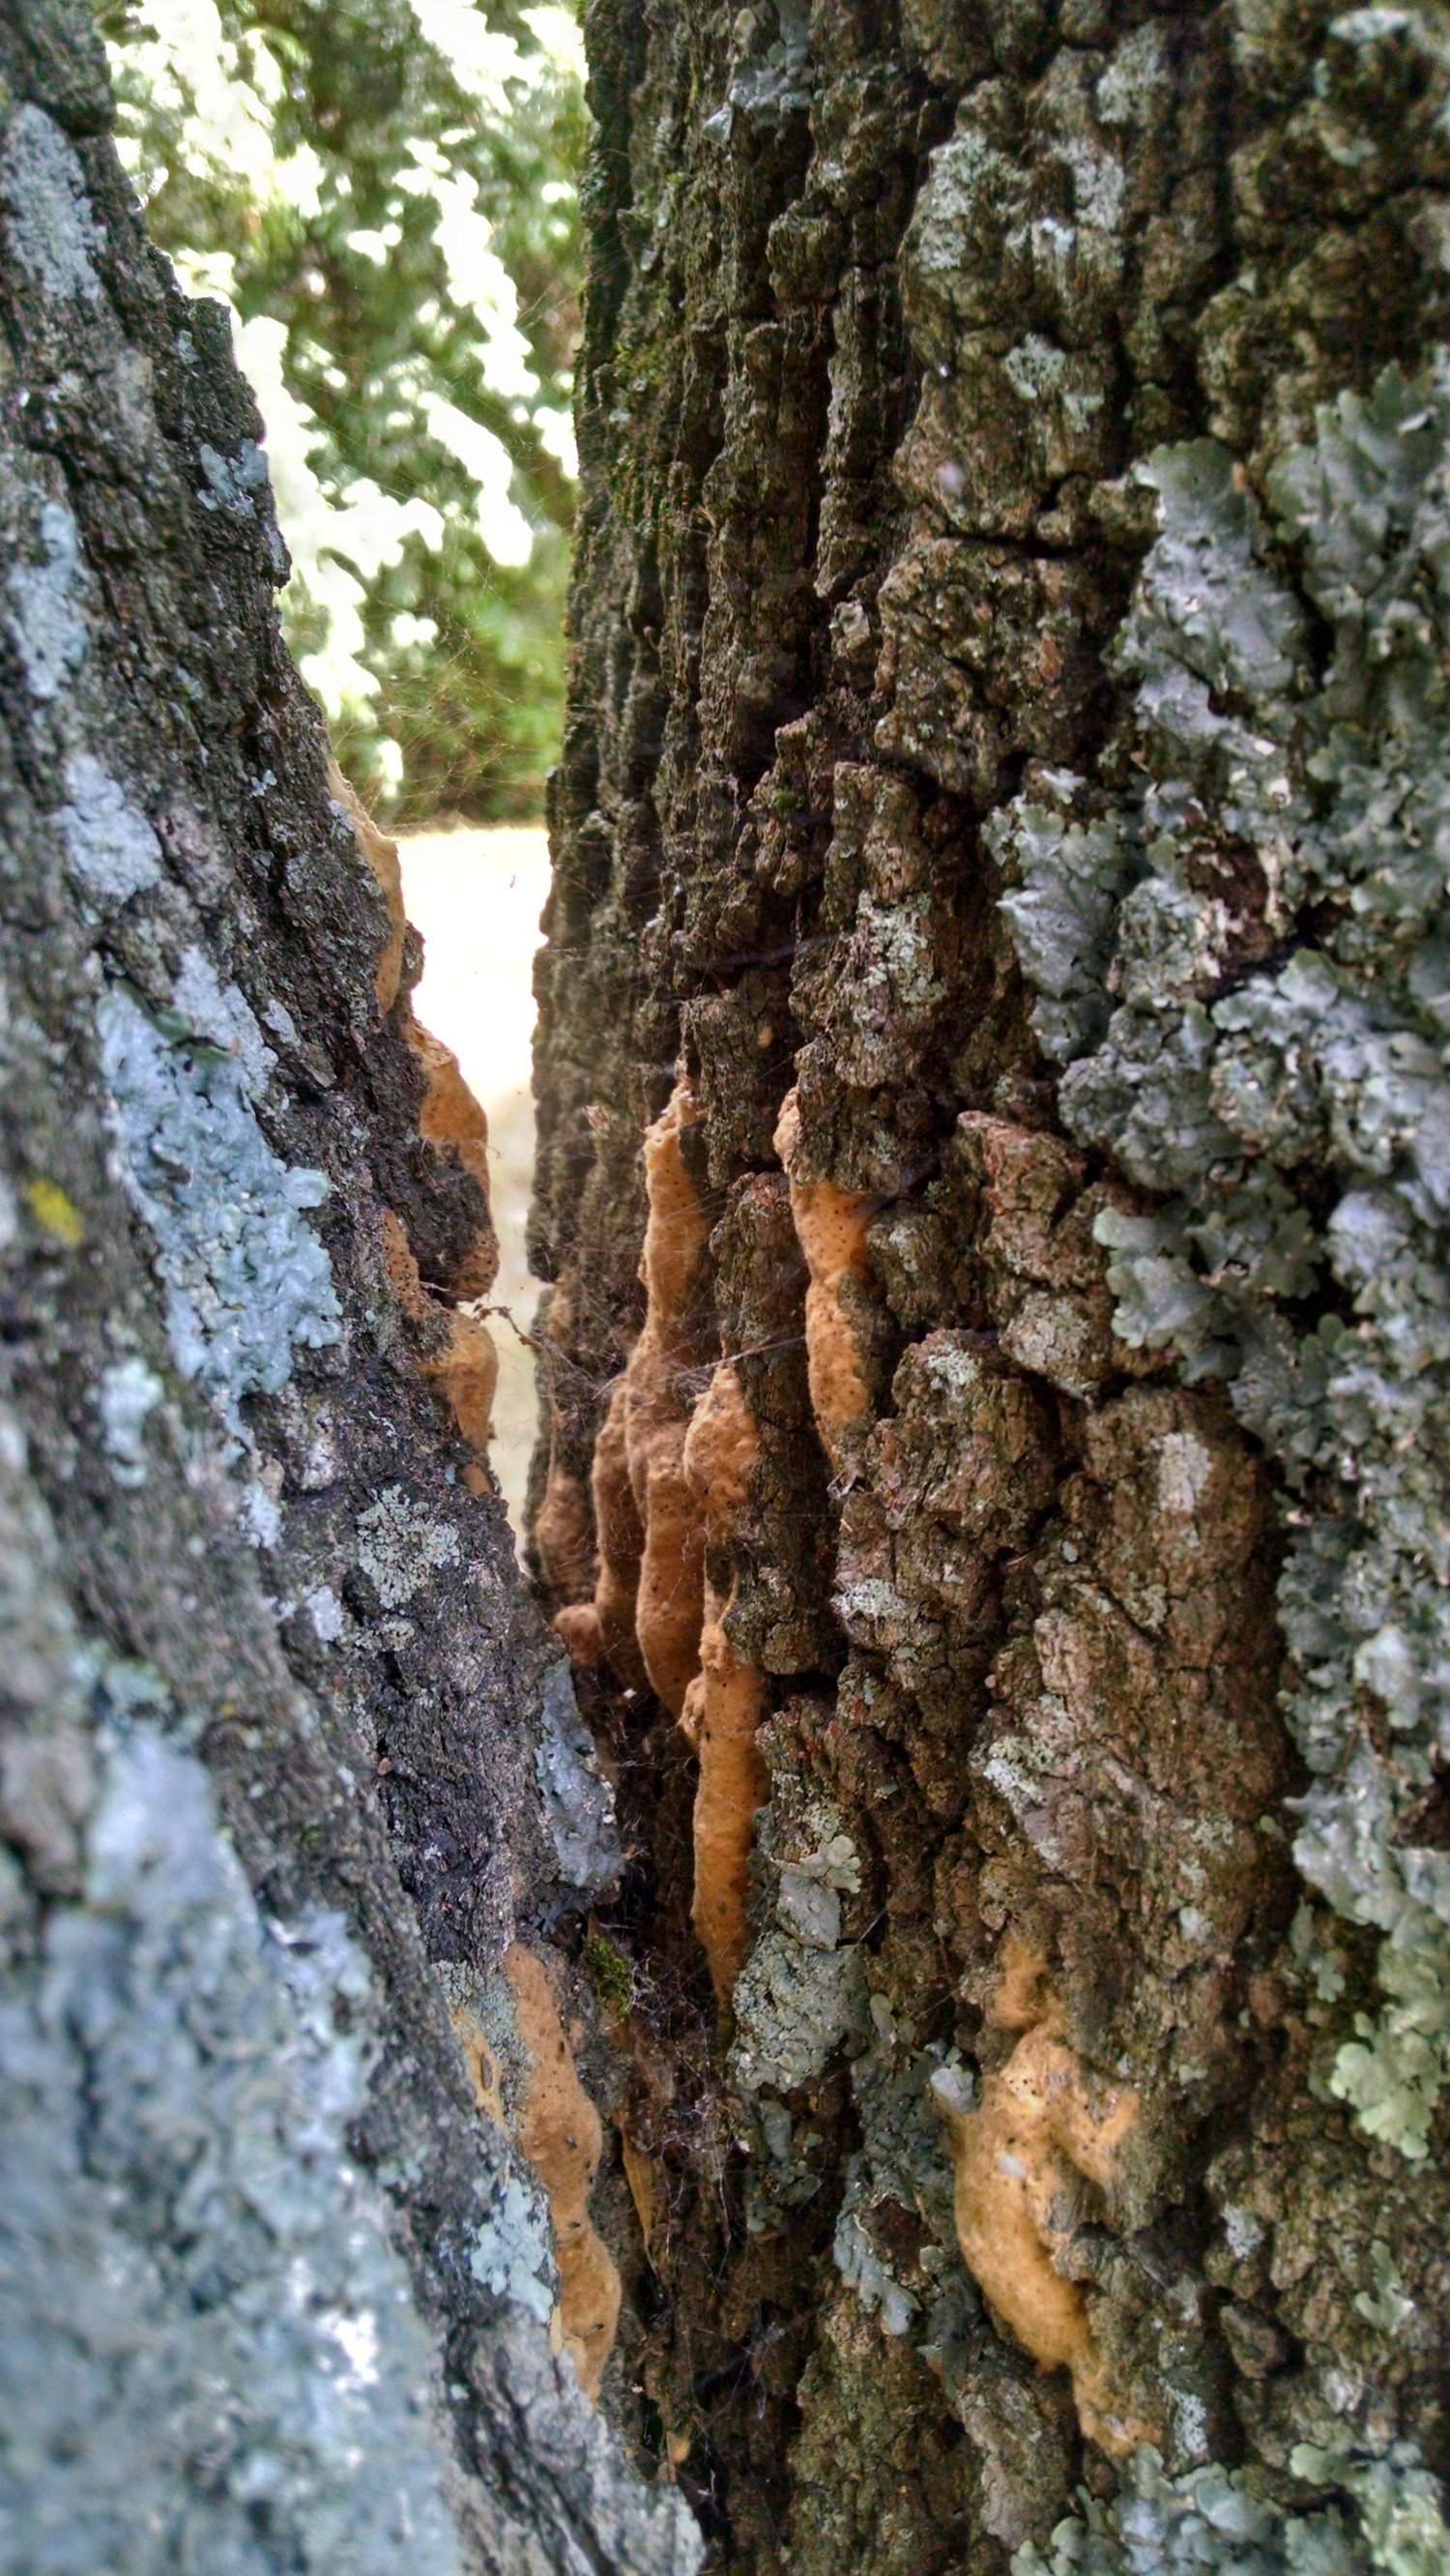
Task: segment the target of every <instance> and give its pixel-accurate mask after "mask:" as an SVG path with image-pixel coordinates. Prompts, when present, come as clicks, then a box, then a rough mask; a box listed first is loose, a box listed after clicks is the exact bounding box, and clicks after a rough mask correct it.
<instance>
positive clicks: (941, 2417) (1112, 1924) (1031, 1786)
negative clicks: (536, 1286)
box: [534, 0, 1450, 2576]
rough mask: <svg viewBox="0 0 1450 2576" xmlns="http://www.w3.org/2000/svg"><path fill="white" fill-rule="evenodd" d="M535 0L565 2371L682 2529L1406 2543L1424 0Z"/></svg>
mask: <svg viewBox="0 0 1450 2576" xmlns="http://www.w3.org/2000/svg"><path fill="white" fill-rule="evenodd" d="M587 28H588V40H589V46H590V53H591V62H592V77H593V97H594V104H595V110H596V114H597V117H598V120H599V137H598V146H597V152H596V157H595V162H594V168H593V175H592V183H591V188H592V193H591V201H590V224H591V231H592V261H593V265H592V279H591V287H590V296H589V306H588V320H587V331H586V345H585V350H584V358H583V373H582V378H581V390H580V430H581V453H582V457H583V471H584V494H583V507H582V513H581V521H580V529H581V535H580V556H579V562H578V567H577V577H576V587H575V594H574V623H575V658H574V675H573V685H572V698H571V708H570V715H569V723H568V733H567V740H566V748H565V756H564V762H563V766H562V769H561V771H560V774H559V777H558V780H557V786H556V803H555V811H554V817H553V821H554V847H555V872H556V873H555V885H554V892H553V896H552V899H551V910H550V914H549V916H548V919H549V930H550V937H549V942H548V946H547V949H546V951H545V953H544V956H543V960H542V966H541V978H540V987H539V989H540V997H541V1008H542V1027H541V1039H540V1052H539V1068H540V1108H541V1123H542V1161H541V1167H540V1173H539V1182H538V1195H537V1201H536V1210H535V1249H536V1254H537V1258H538V1262H539V1266H540V1268H541V1270H542V1271H543V1272H544V1274H545V1276H546V1277H547V1278H548V1279H549V1280H550V1281H552V1283H553V1286H552V1290H551V1294H550V1299H549V1303H548V1308H547V1321H546V1324H545V1326H544V1330H543V1371H542V1374H543V1383H544V1390H545V1394H546V1398H547V1409H548V1426H547V1440H546V1444H545V1452H544V1454H543V1456H542V1457H541V1461H540V1466H539V1470H538V1474H537V1477H536V1490H535V1518H534V1531H535V1543H536V1548H537V1554H538V1560H539V1567H540V1571H541V1574H542V1577H543V1579H544V1581H545V1583H546V1584H547V1586H548V1587H549V1591H550V1595H551V1600H552V1604H553V1606H554V1607H555V1608H556V1610H557V1619H556V1625H557V1628H558V1631H559V1633H560V1635H561V1636H562V1637H563V1638H564V1640H565V1642H566V1643H567V1644H568V1646H569V1649H570V1652H571V1655H572V1657H573V1660H574V1663H575V1667H576V1679H577V1683H578V1687H579V1690H580V1694H581V1698H582V1700H583V1703H584V1706H585V1710H586V1714H587V1715H588V1716H589V1718H590V1720H591V1722H592V1724H593V1725H594V1727H595V1728H596V1730H597V1731H598V1734H599V1739H600V1742H601V1745H602V1747H603V1748H604V1749H605V1751H606V1754H607V1757H608V1761H609V1766H610V1769H611V1772H612V1774H613V1777H614V1779H615V1783H616V1789H617V1795H618V1801H619V1810H620V1817H621V1824H622V1827H623V1833H624V1841H625V1847H626V1857H627V1863H628V1867H627V1874H626V1877H625V1880H624V1883H623V1886H622V1889H621V1892H620V1894H619V1896H618V1898H617V1899H616V1900H613V1901H611V1902H606V1903H604V1904H603V1905H602V1906H601V1908H600V1910H599V1913H598V1916H597V1919H596V1925H595V1929H594V1932H593V1935H592V1937H591V1940H590V1943H589V1946H588V1950H587V1953H586V1956H587V1959H588V1962H589V1965H590V1969H591V1973H592V1975H593V1977H594V1981H595V1985H596V1988H597V1990H598V1991H599V1993H600V1995H601V1999H602V2000H603V2002H604V2004H605V2006H606V2009H607V2010H608V2011H609V2012H610V2013H611V2014H612V2018H613V2024H614V2033H615V2042H616V2050H617V2054H618V2058H619V2060H620V2062H621V2063H622V2065H623V2066H624V2068H625V2069H626V2072H627V2083H626V2091H625V2095H624V2100H623V2105H622V2112H621V2120H620V2126H621V2139H622V2153H623V2160H624V2164H625V2167H626V2171H627V2174H628V2179H629V2182H630V2185H631V2190H632V2196H633V2201H634V2206H635V2210H636V2213H637V2222H638V2223H637V2232H636V2241H635V2245H634V2250H633V2254H632V2256H631V2255H629V2254H628V2251H627V2249H626V2253H625V2276H626V2277H625V2299H624V2312H623V2321H622V2351H623V2354H624V2359H625V2362H626V2365H627V2374H626V2375H627V2379H628V2381H629V2382H630V2383H631V2385H632V2387H633V2389H634V2391H635V2402H636V2407H637V2412H636V2416H635V2428H636V2433H637V2438H638V2439H639V2441H640V2443H641V2445H642V2446H644V2447H645V2448H647V2449H653V2450H654V2451H655V2453H656V2454H657V2455H658V2456H659V2457H660V2458H661V2459H662V2460H666V2461H668V2463H669V2465H670V2467H671V2469H672V2470H673V2472H674V2474H675V2475H676V2476H677V2478H678V2480H679V2483H680V2485H681V2487H682V2488H683V2489H684V2491H685V2493H686V2494H687V2495H689V2496H690V2497H691V2499H692V2500H693V2501H694V2502H695V2504H696V2506H697V2509H698V2511H699V2512H700V2515H701V2518H702V2521H703V2523H704V2525H705V2528H706V2531H707V2534H708V2537H709V2542H710V2546H711V2550H712V2553H713V2555H712V2558H711V2562H710V2563H711V2564H712V2565H716V2566H718V2567H719V2568H721V2569H722V2570H725V2569H728V2570H730V2571H732V2576H746V2571H750V2576H765V2571H768V2570H775V2569H777V2568H785V2567H789V2568H790V2570H791V2571H792V2576H946V2571H953V2576H957V2571H967V2570H970V2571H971V2576H1005V2571H1006V2570H1007V2568H1008V2567H1009V2565H1010V2566H1012V2567H1013V2568H1015V2569H1016V2570H1017V2571H1018V2576H1042V2571H1043V2570H1044V2569H1050V2570H1052V2571H1065V2570H1067V2569H1068V2568H1079V2567H1088V2568H1092V2569H1097V2570H1099V2571H1120V2570H1127V2569H1133V2570H1141V2571H1145V2576H1146V2571H1149V2570H1157V2569H1159V2568H1168V2567H1177V2566H1183V2567H1188V2566H1192V2567H1194V2568H1204V2569H1210V2570H1222V2571H1227V2570H1229V2569H1230V2568H1232V2569H1235V2570H1252V2571H1254V2576H1271V2571H1274V2570H1287V2569H1290V2568H1293V2569H1296V2570H1313V2571H1315V2576H1329V2571H1331V2570H1334V2571H1351V2570H1352V2571H1359V2576H1364V2571H1368V2570H1370V2569H1376V2570H1383V2571H1391V2570H1393V2571H1399V2576H1409V2571H1411V2570H1414V2571H1417V2576H1424V2571H1428V2570H1430V2569H1432V2568H1434V2569H1441V2568H1444V2567H1445V2566H1447V2565H1450V2533H1447V2529H1446V2525H1445V2523H1444V2521H1443V2520H1442V2505H1441V2490H1440V2486H1439V2483H1438V2481H1439V2479H1440V2477H1441V2476H1443V2474H1444V2472H1445V2470H1446V2468H1447V2466H1450V2423H1447V2415H1446V2407H1447V2396H1450V2272H1447V2260H1446V2244H1447V2237H1450V2173H1447V2154H1446V2150H1447V2144H1450V2117H1447V2104H1446V2101H1445V2099H1444V2098H1443V2087H1444V2083H1445V2079H1446V2077H1447V2074H1450V1855H1447V1850H1446V1845H1447V1842H1450V1831H1447V1812H1450V1811H1447V1806H1446V1799H1445V1791H1444V1787H1443V1785H1442V1775H1441V1771H1440V1765H1441V1762H1442V1760H1443V1759H1445V1758H1446V1757H1447V1756H1450V1589H1447V1586H1450V1512H1447V1508H1446V1506H1447V1501H1450V1272H1447V1227H1450V1087H1447V1083H1446V1077H1445V1071H1444V1059H1445V1053H1446V1047H1447V1040H1450V904H1447V858H1450V801H1447V788H1446V784H1445V780H1446V767H1445V741H1446V727H1447V723H1450V503H1447V461H1450V380H1447V377H1446V375H1445V373H1444V371H1443V365H1442V360H1441V357H1440V354H1439V341H1440V335H1441V334H1442V332H1443V331H1445V330H1446V329H1447V327H1450V326H1447V310H1446V307H1447V291H1446V290H1447V274H1450V253H1447V242H1450V231H1447V224H1450V19H1447V16H1446V13H1445V12H1444V11H1443V10H1442V9H1439V8H1436V7H1432V6H1425V5H1411V6H1407V7H1405V8H1396V9H1360V10H1354V11H1351V12H1349V13H1347V14H1341V15H1336V14H1335V13H1334V11H1333V10H1332V9H1331V8H1330V7H1329V6H1327V5H1324V0H1293V4H1292V5H1290V0H1283V5H1280V0H1263V4H1262V5H1259V0H1253V5H1251V0H1230V5H1224V6H1217V7H1214V6H1207V5H1188V6H1179V7H1175V8H1172V9H1168V8H1155V7H1153V6H1151V5H1149V0H982V5H980V6H972V7H967V6H966V5H964V0H814V5H811V6H807V5H806V0H753V5H752V6H750V7H748V8H745V9H737V8H736V7H735V6H734V5H733V0H730V5H726V0H677V5H675V6H672V7H670V8H667V9H660V8H651V7H646V6H645V5H643V0H592V5H591V7H590V9H589V11H588V20H587ZM627 2393H628V2392H626V2396H627Z"/></svg>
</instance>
